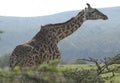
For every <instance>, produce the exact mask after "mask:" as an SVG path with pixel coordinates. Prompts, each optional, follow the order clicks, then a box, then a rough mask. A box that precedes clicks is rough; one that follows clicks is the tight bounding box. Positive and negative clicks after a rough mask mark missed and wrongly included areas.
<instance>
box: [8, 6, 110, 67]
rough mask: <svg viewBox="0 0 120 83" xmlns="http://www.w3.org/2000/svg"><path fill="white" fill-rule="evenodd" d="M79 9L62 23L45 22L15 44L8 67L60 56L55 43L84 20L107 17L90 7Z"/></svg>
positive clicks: (47, 60)
mask: <svg viewBox="0 0 120 83" xmlns="http://www.w3.org/2000/svg"><path fill="white" fill-rule="evenodd" d="M87 5H88V7H87V8H85V9H83V10H81V11H80V12H79V13H78V14H77V15H76V16H74V17H72V18H71V19H70V20H68V21H66V22H64V23H57V24H47V25H45V26H41V30H40V31H39V32H38V33H37V34H36V35H35V36H34V37H33V38H32V39H31V40H29V41H28V42H25V43H23V44H21V45H18V46H16V48H15V49H14V50H13V52H12V54H11V56H10V67H11V68H14V67H15V66H21V67H24V66H35V65H39V64H42V63H43V62H49V61H50V60H54V59H59V60H60V58H61V54H60V52H59V49H58V47H57V44H58V42H59V41H60V40H62V39H63V38H65V37H67V36H69V35H71V34H72V33H73V32H75V31H76V30H77V29H78V28H79V27H80V26H81V25H82V24H83V22H84V21H86V20H97V19H103V20H107V19H108V17H107V16H106V15H104V14H103V13H101V12H100V11H98V10H97V9H95V8H92V7H91V6H90V5H89V4H87Z"/></svg>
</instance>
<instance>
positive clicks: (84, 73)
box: [64, 69, 105, 83]
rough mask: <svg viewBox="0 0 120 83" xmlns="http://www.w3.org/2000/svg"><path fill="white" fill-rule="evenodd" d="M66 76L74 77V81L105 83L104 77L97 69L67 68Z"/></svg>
mask: <svg viewBox="0 0 120 83" xmlns="http://www.w3.org/2000/svg"><path fill="white" fill-rule="evenodd" d="M64 76H65V77H67V78H68V79H72V80H73V81H74V82H73V83H104V82H105V81H104V79H102V77H101V76H98V75H97V73H96V70H93V69H91V70H79V69H75V70H66V71H65V72H64Z"/></svg>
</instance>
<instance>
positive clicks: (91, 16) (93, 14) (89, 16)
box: [84, 3, 108, 20]
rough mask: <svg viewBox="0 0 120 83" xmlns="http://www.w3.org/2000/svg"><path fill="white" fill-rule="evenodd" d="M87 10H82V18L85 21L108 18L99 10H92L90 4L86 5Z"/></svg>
mask: <svg viewBox="0 0 120 83" xmlns="http://www.w3.org/2000/svg"><path fill="white" fill-rule="evenodd" d="M87 6H88V8H85V10H84V18H85V19H86V20H97V19H103V20H107V19H108V17H107V16H106V15H104V14H103V13H101V12H100V11H99V10H97V9H95V8H92V7H91V6H90V4H88V3H87Z"/></svg>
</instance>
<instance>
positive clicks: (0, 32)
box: [0, 30, 3, 40]
mask: <svg viewBox="0 0 120 83" xmlns="http://www.w3.org/2000/svg"><path fill="white" fill-rule="evenodd" d="M2 33H3V31H1V30H0V34H2ZM0 40H1V38H0Z"/></svg>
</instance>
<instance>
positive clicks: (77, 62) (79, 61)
mask: <svg viewBox="0 0 120 83" xmlns="http://www.w3.org/2000/svg"><path fill="white" fill-rule="evenodd" d="M75 64H87V62H86V61H84V60H80V59H77V60H76V61H75Z"/></svg>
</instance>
